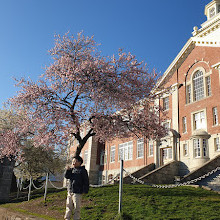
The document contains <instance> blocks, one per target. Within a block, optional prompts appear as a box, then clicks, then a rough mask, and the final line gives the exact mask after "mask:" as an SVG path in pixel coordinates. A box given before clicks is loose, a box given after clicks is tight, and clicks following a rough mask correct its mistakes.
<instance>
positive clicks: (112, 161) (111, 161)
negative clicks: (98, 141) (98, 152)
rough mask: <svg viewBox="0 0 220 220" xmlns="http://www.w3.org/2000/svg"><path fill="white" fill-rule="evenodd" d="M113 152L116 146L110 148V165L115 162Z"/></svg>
mask: <svg viewBox="0 0 220 220" xmlns="http://www.w3.org/2000/svg"><path fill="white" fill-rule="evenodd" d="M113 148H114V150H112V149H113ZM112 152H114V160H112ZM115 152H116V146H115V145H113V146H111V147H110V163H114V162H115Z"/></svg>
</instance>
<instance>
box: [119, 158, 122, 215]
mask: <svg viewBox="0 0 220 220" xmlns="http://www.w3.org/2000/svg"><path fill="white" fill-rule="evenodd" d="M122 190H123V160H121V162H120V182H119V207H118V213H121V211H122Z"/></svg>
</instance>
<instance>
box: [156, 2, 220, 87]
mask: <svg viewBox="0 0 220 220" xmlns="http://www.w3.org/2000/svg"><path fill="white" fill-rule="evenodd" d="M213 2H214V1H213ZM202 25H203V27H202V28H201V29H199V30H198V29H197V28H196V27H195V28H194V32H193V36H194V37H191V38H190V39H189V40H188V41H187V42H186V44H185V45H184V47H183V48H182V49H181V51H180V52H179V53H178V55H177V56H176V58H175V59H174V60H173V62H172V63H171V64H170V66H169V67H168V68H167V70H166V71H165V72H164V74H163V76H162V77H161V78H160V79H159V80H158V83H157V86H156V87H157V88H158V87H160V86H161V85H162V84H163V82H164V81H165V79H166V78H168V76H170V75H172V74H173V73H174V71H176V69H178V68H179V67H180V66H181V65H182V63H183V62H184V60H185V59H186V57H187V56H188V55H189V53H190V52H191V51H192V50H193V48H194V47H195V46H209V47H220V39H217V40H216V39H211V40H205V41H203V38H205V37H207V36H208V35H210V34H211V33H213V32H214V31H216V30H217V29H220V13H219V14H217V15H216V16H215V17H214V19H212V20H211V21H207V22H204V23H203V24H202ZM218 68H219V67H218Z"/></svg>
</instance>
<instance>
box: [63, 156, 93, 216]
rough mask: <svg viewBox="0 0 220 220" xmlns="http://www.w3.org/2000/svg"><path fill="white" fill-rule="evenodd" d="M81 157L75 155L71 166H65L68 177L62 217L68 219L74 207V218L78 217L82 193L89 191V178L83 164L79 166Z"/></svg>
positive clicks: (81, 161) (81, 160) (66, 176)
mask: <svg viewBox="0 0 220 220" xmlns="http://www.w3.org/2000/svg"><path fill="white" fill-rule="evenodd" d="M82 163H83V159H82V158H81V157H80V156H75V157H74V158H73V161H72V167H73V168H70V167H69V166H68V167H67V170H66V173H65V178H66V179H69V185H68V193H67V200H66V213H65V216H64V219H67V220H70V216H71V214H72V211H73V209H74V215H73V219H74V220H79V219H80V209H81V200H82V194H83V193H88V191H89V178H88V173H87V170H86V169H85V166H81V165H82Z"/></svg>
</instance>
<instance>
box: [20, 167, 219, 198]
mask: <svg viewBox="0 0 220 220" xmlns="http://www.w3.org/2000/svg"><path fill="white" fill-rule="evenodd" d="M123 171H124V172H125V174H126V176H129V177H130V178H131V179H132V183H133V184H135V183H140V184H142V185H149V186H151V187H155V188H175V187H179V186H186V185H190V184H193V183H196V182H198V181H201V180H203V179H205V178H207V177H209V176H210V175H212V174H214V173H216V172H217V171H220V167H217V168H215V169H213V170H212V171H210V172H208V173H206V174H204V175H202V176H200V177H198V178H195V179H192V180H189V181H186V182H184V183H176V184H166V185H165V184H164V185H163V184H151V183H147V182H144V181H143V180H141V179H140V178H137V177H135V176H133V175H132V174H131V173H129V172H128V171H126V170H125V169H124V168H123ZM119 176H120V173H118V174H117V175H115V177H114V178H112V179H110V180H109V181H108V182H107V183H103V184H99V185H92V184H90V187H93V188H99V187H104V186H108V185H111V184H112V183H114V182H115V181H116V180H118V178H119ZM219 177H220V174H219V175H218V176H217V177H215V178H214V179H217V178H219ZM48 182H49V183H50V187H53V188H55V189H58V190H62V189H65V188H67V186H62V187H58V186H55V185H54V183H53V182H52V181H51V180H50V178H49V175H47V176H46V181H45V182H44V183H43V184H42V186H40V187H37V186H36V185H35V184H34V181H33V179H32V177H30V179H29V184H28V185H27V186H26V187H23V180H22V179H21V178H19V179H17V189H18V193H17V195H19V192H20V191H22V190H27V189H29V193H28V201H29V199H30V193H31V187H33V188H34V189H36V190H40V189H44V188H45V195H44V200H45V201H46V194H47V188H48Z"/></svg>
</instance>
